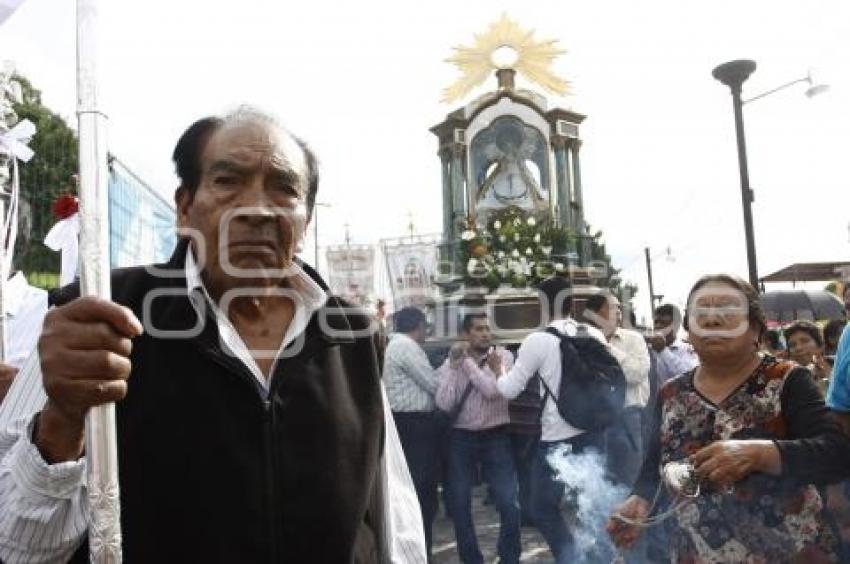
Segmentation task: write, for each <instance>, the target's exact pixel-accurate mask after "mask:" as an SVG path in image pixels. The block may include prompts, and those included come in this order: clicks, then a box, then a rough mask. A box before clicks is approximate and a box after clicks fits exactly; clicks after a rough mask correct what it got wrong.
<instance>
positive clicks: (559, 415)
mask: <svg viewBox="0 0 850 564" xmlns="http://www.w3.org/2000/svg"><path fill="white" fill-rule="evenodd" d="M538 289H539V291H540V300H541V303H542V306H543V310H544V313H548V315H549V320H550V323H549V326H548V327H547V330H546V331H538V332H535V333H532V334H531V335H529V336H528V337H526V338H525V340H524V341H523V342H522V345H520V348H519V350H518V351H517V358H516V362H515V363H514V366H513V368H511V369H510V370H509V371H507V372H506V373H503V374H502V375H501V377H500V378H499V379H498V381H497V386H498V389H499V393H501V394H502V395H503V396H504V397H505V398H507V399H513V398H515V397H516V396H517V395H519V394H520V392H522V391H523V390H524V389H525V388H526V385H527V383H528V381H529V379H531V378H532V377H534V375H535V374H537V375H539V377H540V381H541V384H542V392H541V393H542V395H543V410H542V414H541V424H542V435H541V441H540V444H539V446H538V448H537V453H536V456H535V459H534V463H533V467H532V481H533V483H534V486H533V488H532V507H533V513H534V519H535V525H536V526H537V528H538V529H540V532H541V533H542V534H543V537H544V538H545V539H546V542H547V543H548V544H549V548H550V549H551V551H552V554H553V555H554V557H555V559H556V561H557V562H558V563H559V564H560V563H566V562H573V561H575V560H576V556H577V555H575V554H574V553H573V550H574V548H573V535H572V533H571V532H570V530H569V529H568V528H567V524H566V522H565V520H564V517H563V515H562V514H561V500H562V498H563V495H564V484H563V483H561V482H559V481H558V480H557V479H556V478H555V473H554V471H553V470H552V468H551V467H550V465H549V463H548V461H547V456H548V455H549V454H550V453H552V452H553V451H555V450H556V449H558V448H560V447H562V445H565V446H568V447H569V448H570V449H571V452H572V453H574V454H578V453H581V452H582V451H585V450H586V449H596V450H598V451H599V452H604V450H605V449H604V436H605V427H606V426H607V425H609V424H610V423H611V422H612V421H613V420H614V419H615V418H616V417H617V416H618V411H619V410H621V409H622V405H623V397H624V394H625V392H624V388H625V379H624V377H623V373H622V369H621V368H620V367H619V364H618V363H617V361H616V360H615V359H614V358H613V357H612V356H611V354H610V352H608V345H607V342H606V340H605V336H604V335H603V334H602V333H601V332H600V331H599V330H598V329H596V328H595V327H591V326H587V325H584V324H579V323H577V322H576V321H575V320H574V319H573V318H572V317H571V315H570V312H571V309H572V286H571V284H570V282H569V281H568V280H567V279H565V278H563V277H559V276H555V277H552V278H548V279H546V280H544V281H543V282H541V283H540V285H539V287H538ZM568 371H569V372H570V373H569V374H567V372H568ZM562 373H563V374H567V376H568V377H567V378H562ZM606 380H610V382H609V385H605V386H600V385H598V384H599V382H600V381H606ZM606 395H611V396H612V397H606ZM579 423H581V425H582V426H583V428H582V427H579V426H578V425H579ZM585 429H587V430H585Z"/></svg>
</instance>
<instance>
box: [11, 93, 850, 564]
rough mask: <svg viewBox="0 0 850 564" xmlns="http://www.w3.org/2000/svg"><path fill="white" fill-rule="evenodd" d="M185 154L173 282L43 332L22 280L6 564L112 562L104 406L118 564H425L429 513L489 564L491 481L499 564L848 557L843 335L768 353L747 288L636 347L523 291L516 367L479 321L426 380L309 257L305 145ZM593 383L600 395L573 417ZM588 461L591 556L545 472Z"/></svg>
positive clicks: (408, 315) (70, 299)
mask: <svg viewBox="0 0 850 564" xmlns="http://www.w3.org/2000/svg"><path fill="white" fill-rule="evenodd" d="M173 160H174V164H175V167H176V171H177V175H178V177H179V179H180V184H179V187H178V188H177V190H176V193H175V201H176V204H177V217H178V227H179V228H180V229H181V235H182V236H181V239H180V241H179V243H178V245H177V248H176V249H175V251H174V254H173V256H172V257H171V259H170V260H169V261H167V262H166V263H165V264H160V265H154V266H155V268H151V267H150V265H149V266H146V267H139V268H132V269H123V270H118V271H115V272H114V273H113V277H112V281H111V286H112V290H113V296H112V300H111V301H107V300H102V299H97V298H93V297H85V296H83V297H81V296H80V287H79V284H72V285H71V286H68V287H65V288H62V289H60V290H58V291H56V292H54V293H53V294H52V295H51V297H50V304H51V306H52V307H51V309H50V310H49V311H48V310H47V296H46V295H44V293H43V292H39V291H35V290H33V289H31V288H29V287H28V286H25V285H24V284H20V285H19V286H18V287H16V288H17V290H16V291H17V294H16V295H17V296H18V297H19V298H20V299H16V300H15V301H14V302H13V303H11V305H10V306H9V307H7V309H6V311H5V312H4V315H5V316H6V317H7V321H9V322H10V325H8V326H11V327H16V324H17V329H13V331H15V333H14V336H15V337H17V342H18V344H19V345H20V346H21V347H22V349H20V350H16V349H14V348H13V349H11V351H12V352H11V356H10V357H9V362H10V364H9V365H8V366H6V365H3V366H0V561H2V562H5V563H7V564H17V563H24V562H68V561H71V562H84V561H87V560H88V553H89V551H90V550H95V551H96V550H100V549H102V548H103V546H100V545H97V543H94V545H93V546H90V545H89V542H88V540H87V538H88V534H87V532H88V530H89V527H90V525H92V524H93V525H94V526H96V527H104V526H106V525H108V523H104V521H102V520H100V521H99V520H96V519H95V520H93V518H92V516H91V512H92V510H93V509H95V508H93V507H91V506H90V505H89V497H88V492H87V482H86V466H87V462H88V460H87V458H88V455H87V453H86V448H85V420H86V416H87V414H88V413H89V410H90V409H91V408H92V407H94V406H99V405H103V404H107V403H113V402H117V403H116V408H115V420H116V425H117V430H118V435H117V436H118V463H119V469H120V474H119V481H120V509H121V523H120V524H121V529H122V532H123V540H122V542H121V547H120V548H121V550H123V554H124V557H125V558H126V560H127V561H129V562H180V563H183V562H228V563H229V562H259V561H266V562H323V563H324V562H328V563H336V562H354V563H373V562H380V563H385V562H392V563H403V564H424V563H426V562H428V561H429V560H430V559H431V551H432V541H433V524H434V520H435V516H436V515H437V513H438V511H439V506H440V503H441V500H442V504H443V505H444V507H445V511H446V512H447V514H448V515H449V516H450V518H451V520H452V522H453V524H454V530H455V536H456V540H457V552H458V556H459V558H460V560H461V561H463V562H464V563H465V564H469V563H475V564H478V563H481V562H483V555H482V550H481V546H480V543H479V536H478V534H477V532H476V528H475V522H474V519H473V513H472V503H473V494H472V492H473V489H474V488H475V487H476V485H477V484H478V483H479V482H482V483H484V484H486V486H487V488H488V490H489V496H490V498H491V500H492V503H493V505H494V507H495V509H496V511H497V512H498V514H499V518H500V531H499V535H498V541H497V547H496V549H497V552H498V555H499V560H500V562H502V563H506V564H509V563H515V562H519V561H520V559H521V555H522V543H521V535H520V532H521V529H522V527H524V526H532V527H535V528H537V529H538V530H539V531H540V533H541V535H542V536H543V538H544V539H545V541H546V543H547V544H548V546H549V548H550V550H551V554H552V558H553V559H554V560H556V561H557V562H558V563H559V564H560V563H565V562H583V561H585V562H602V561H608V562H610V561H611V559H612V558H614V557H616V558H621V559H623V560H625V561H628V562H674V561H675V562H799V561H804V560H805V561H812V562H835V561H840V559H841V558H843V557H844V555H845V554H847V552H846V550H845V549H846V546H845V544H846V543H845V540H844V539H846V538H850V535H848V534H847V533H848V532H850V518H847V517H848V515H850V509H848V507H850V504H848V503H847V502H846V499H847V496H846V495H845V494H846V488H845V483H844V482H842V480H844V479H846V478H848V476H850V439H848V433H850V381H849V380H850V336H848V335H850V333H848V330H847V329H846V328H844V329H842V326H841V324H840V323H831V324H829V325H827V326H826V327H825V328H824V330H823V331H821V329H820V328H819V326H817V325H814V324H811V323H806V322H802V321H800V322H797V323H794V324H792V325H790V326H789V327H787V328H784V330H783V331H781V332H777V331H774V330H771V331H768V330H767V327H766V321H765V317H764V313H763V311H762V309H761V306H760V302H759V297H758V293H757V292H756V291H755V290H754V289H753V288H752V287H750V286H749V285H748V284H747V283H746V282H743V281H741V280H740V279H738V278H737V277H734V276H729V275H717V276H707V277H704V278H702V279H700V280H699V281H698V282H697V283H696V284H695V285H694V287H693V290H692V291H691V294H690V296H689V297H688V300H687V307H686V310H685V311H684V312H682V311H680V310H679V309H678V308H677V307H675V306H673V305H670V304H665V305H662V306H660V307H659V308H658V309H657V310H656V311H655V312H654V319H653V325H654V331H653V332H651V333H644V334H642V333H641V332H639V331H636V330H635V329H634V327H633V323H627V322H625V321H624V315H623V311H622V305H621V304H620V303H619V302H618V301H617V299H616V298H615V297H614V296H612V295H610V294H607V293H598V294H594V295H591V296H588V297H587V299H586V301H584V303H582V304H579V303H578V302H576V303H574V302H573V299H572V288H571V285H570V282H569V281H568V280H567V279H566V278H563V277H560V276H554V277H551V278H549V279H547V280H545V281H543V282H542V283H541V284H540V285H539V286H538V291H539V296H540V303H541V305H542V313H543V314H544V317H545V322H546V325H547V327H546V330H540V331H534V332H531V333H530V334H528V335H527V337H526V338H525V339H524V340H523V341H522V343H521V344H519V346H518V348H516V350H508V349H507V348H505V347H503V346H500V345H499V343H498V341H497V340H496V339H495V338H494V334H493V331H492V327H491V320H490V319H489V318H488V316H487V315H486V314H485V313H483V312H480V311H472V312H470V313H468V314H467V315H466V316H465V317H464V319H463V321H462V331H461V335H460V336H459V338H458V339H457V341H456V342H454V343H453V344H452V345H451V347H450V349H449V350H448V351H447V353H446V354H445V357H444V358H442V359H440V362H439V363H437V365H436V366H435V365H433V364H432V363H431V360H430V359H429V355H428V354H427V353H426V351H425V349H424V348H423V344H424V343H425V342H426V339H427V318H426V315H425V313H424V312H422V311H420V310H418V309H416V308H413V307H409V308H403V309H401V310H399V311H397V312H395V313H394V315H393V316H392V321H393V323H392V325H393V334H392V335H391V336H390V337H389V339H388V342H386V343H384V342H383V341H385V340H386V339H385V336H384V333H383V331H382V329H381V324H380V323H376V322H375V319H374V318H373V317H371V316H369V315H368V314H367V313H366V312H364V311H363V310H362V309H360V308H356V307H351V306H349V305H348V304H346V303H344V302H343V301H341V300H340V299H338V298H337V297H334V296H333V295H331V293H330V292H329V290H328V287H327V285H326V284H325V283H324V281H323V280H322V279H321V277H320V276H319V275H318V274H317V273H316V272H315V271H314V270H313V269H312V268H311V267H310V266H309V265H307V264H305V263H303V262H302V261H300V260H299V259H298V258H297V256H296V252H297V250H298V248H299V246H300V245H301V242H302V240H303V237H304V234H305V228H306V225H307V224H308V222H309V220H310V217H311V214H312V211H313V206H314V204H315V201H316V194H317V190H318V182H319V175H318V167H317V162H316V158H315V156H314V155H313V153H312V151H311V150H310V148H309V146H308V145H307V144H306V143H304V141H302V140H301V139H300V138H298V137H297V136H295V135H293V134H292V133H291V132H289V131H288V130H286V129H285V128H283V127H281V126H280V125H279V124H278V123H277V121H276V120H274V119H273V118H272V117H270V116H268V115H266V114H263V113H261V112H257V111H256V110H251V109H240V110H239V111H237V112H235V113H233V114H230V115H226V116H210V117H206V118H203V119H201V120H199V121H197V122H195V123H194V124H192V125H191V126H190V127H189V128H188V129H187V130H186V131H185V132H184V133H183V134H182V136H181V137H180V139H179V140H178V142H177V145H176V147H175V149H174V152H173ZM281 272H283V273H284V274H281ZM18 282H20V280H18ZM844 297H845V302H846V304H847V308H848V311H849V312H850V291H847V292H845V295H844ZM24 298H26V299H24ZM580 305H581V309H580V311H579V306H580ZM29 307H31V308H32V309H31V310H29V309H27V308H29ZM379 316H383V311H381V312H379ZM626 319H628V316H626ZM42 320H43V323H42ZM24 328H25V329H24ZM683 330H684V331H683ZM839 335H840V336H839ZM36 342H37V345H36ZM24 349H26V352H23V351H24ZM34 349H37V354H36V353H33V352H32V351H33V350H34ZM592 355H593V356H592ZM591 356H592V358H591ZM597 369H599V370H602V372H600V374H602V375H603V376H605V378H602V379H601V380H599V379H598V378H596V379H593V378H592V379H590V380H587V381H585V382H583V383H582V385H585V386H587V389H588V390H591V389H593V391H594V393H593V395H590V394H589V395H588V396H587V397H586V398H585V397H584V396H581V395H576V396H575V397H565V396H564V394H563V391H564V390H565V389H567V387H566V386H565V384H572V383H573V382H572V381H571V380H572V378H573V377H574V376H575V375H577V374H579V372H580V373H582V374H584V375H585V376H587V375H593V374H596V372H594V371H595V370H597ZM609 378H610V379H609ZM591 380H592V381H591ZM600 381H601V382H602V384H603V385H602V386H601V387H600V386H596V384H599V382H600ZM594 386H595V387H594ZM824 393H825V394H826V402H824ZM585 399H586V401H585ZM567 400H572V403H571V404H570V405H571V406H572V407H570V408H567V407H565V406H566V405H567ZM576 400H578V401H576ZM597 400H598V401H600V402H602V403H597ZM605 402H608V403H605ZM582 403H584V404H585V405H583V406H582V405H581V404H582ZM615 408H616V409H615ZM570 409H577V410H581V409H583V410H584V413H583V414H582V416H581V417H579V416H578V415H576V413H575V412H572V411H570ZM612 413H615V414H616V416H615V417H608V416H609V415H610V414H612ZM603 415H604V416H605V417H603ZM583 421H591V422H592V424H587V425H585V424H584V423H583ZM590 455H593V456H595V457H596V458H593V460H600V461H603V462H601V463H600V464H601V465H600V466H598V468H596V470H598V472H599V473H600V474H603V475H604V477H605V480H604V482H605V483H606V484H609V485H610V487H611V488H614V489H612V490H611V491H617V492H622V495H621V497H620V499H617V500H616V503H615V504H613V505H612V506H611V507H608V508H606V517H610V518H609V519H608V520H607V522H603V523H602V526H604V527H606V528H607V532H608V535H605V537H606V538H605V539H602V538H599V539H596V540H597V541H598V542H595V543H591V545H588V544H587V543H579V542H578V535H577V530H578V528H579V527H581V526H582V525H583V523H582V522H581V516H578V517H579V518H577V515H576V514H575V503H576V499H577V498H581V497H582V494H586V495H584V497H588V496H589V497H593V496H595V495H597V494H601V492H575V491H568V490H567V487H566V484H565V479H564V478H565V477H564V476H563V475H561V474H560V473H559V470H558V468H557V466H558V461H559V460H560V461H564V460H571V459H578V457H583V456H590ZM599 483H601V482H599ZM606 487H607V486H606ZM607 539H610V540H607Z"/></svg>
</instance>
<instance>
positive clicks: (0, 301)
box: [0, 156, 15, 362]
mask: <svg viewBox="0 0 850 564" xmlns="http://www.w3.org/2000/svg"><path fill="white" fill-rule="evenodd" d="M12 158H15V157H14V156H12ZM0 166H2V165H0ZM3 188H4V187H3V185H2V184H0V226H3V229H5V225H6V202H5V201H4V199H3V198H5V197H6V196H5V190H4V189H3ZM5 237H6V234H5V233H4V234H2V235H0V241H3V240H4V239H5ZM12 250H13V251H14V249H12ZM8 278H9V273H8V272H6V249H5V248H4V245H3V244H2V243H0V362H6V351H7V350H8V347H7V346H6V343H7V341H6V280H8Z"/></svg>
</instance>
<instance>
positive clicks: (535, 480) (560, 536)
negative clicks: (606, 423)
mask: <svg viewBox="0 0 850 564" xmlns="http://www.w3.org/2000/svg"><path fill="white" fill-rule="evenodd" d="M562 444H569V445H572V452H574V453H580V452H582V451H583V450H584V449H587V448H595V449H597V450H599V451H602V452H604V444H605V441H604V438H603V437H602V436H601V434H599V433H582V434H581V435H578V436H577V437H573V438H572V439H567V440H564V441H551V442H547V441H540V444H539V445H538V446H537V454H536V456H535V458H534V463H533V464H532V468H531V483H532V488H531V507H532V510H533V512H534V513H533V517H534V524H535V526H536V527H537V528H538V529H539V530H540V533H541V534H542V535H543V538H545V539H546V543H547V544H548V545H549V550H551V551H552V555H553V556H554V558H555V561H556V562H557V563H558V564H568V563H571V562H578V561H579V560H578V558H577V555H576V554H574V549H575V546H574V543H573V535H572V533H571V532H570V530H569V529H568V528H567V523H566V521H564V516H563V514H562V513H561V500H562V499H563V497H564V484H563V483H562V482H559V481H558V480H556V479H555V477H554V471H553V470H552V468H551V467H550V466H549V462H548V461H547V460H546V457H547V456H548V455H549V453H550V452H551V451H552V450H554V449H555V448H556V447H558V446H559V445H562Z"/></svg>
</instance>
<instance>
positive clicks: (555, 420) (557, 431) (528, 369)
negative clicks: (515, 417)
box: [496, 318, 610, 441]
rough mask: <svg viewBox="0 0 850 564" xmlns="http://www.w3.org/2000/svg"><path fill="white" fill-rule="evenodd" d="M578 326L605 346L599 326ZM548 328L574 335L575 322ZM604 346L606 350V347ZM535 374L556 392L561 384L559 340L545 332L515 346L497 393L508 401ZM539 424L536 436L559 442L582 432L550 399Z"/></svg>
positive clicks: (534, 334) (565, 320) (545, 402)
mask: <svg viewBox="0 0 850 564" xmlns="http://www.w3.org/2000/svg"><path fill="white" fill-rule="evenodd" d="M581 326H582V327H584V328H586V329H587V333H588V336H589V337H592V338H594V339H596V340H597V341H599V342H600V343H603V344H605V346H608V342H607V341H606V340H605V336H604V335H603V334H602V332H601V331H599V329H597V328H595V327H591V326H589V325H585V324H581ZM549 327H554V328H555V329H557V330H558V331H560V332H561V333H563V334H564V335H568V336H570V337H575V336H576V333H577V332H578V327H579V324H578V323H577V322H576V321H575V320H574V319H572V318H568V319H559V320H556V321H553V322H552V323H550V324H549ZM608 348H609V349H610V347H609V346H608ZM535 374H539V375H540V378H541V379H542V380H543V382H545V384H546V386H548V387H549V389H550V390H551V391H552V393H553V394H556V395H557V393H558V390H559V389H560V387H561V342H560V340H559V339H558V338H557V337H555V336H554V335H550V334H549V333H546V332H545V331H536V332H534V333H532V334H531V335H529V336H528V337H526V338H525V340H524V341H523V342H522V344H521V345H520V346H519V350H518V351H517V356H516V362H515V363H514V366H513V368H511V370H510V371H509V372H508V373H507V374H505V375H503V376H502V377H501V378H499V379H498V380H497V382H496V385H497V386H498V388H499V393H501V394H502V395H503V396H504V397H506V398H507V399H509V400H511V399H514V398H515V397H517V396H518V395H519V394H520V393H521V392H522V391H523V390H524V389H525V387H526V385H527V384H528V380H529V379H530V378H531V377H532V376H534V375H535ZM541 388H542V387H541ZM543 394H545V392H544V391H543V390H542V389H541V395H543ZM540 424H541V426H542V427H543V432H542V435H541V437H540V438H541V440H544V441H562V440H565V439H571V438H573V437H575V436H578V435H580V434H582V433H584V431H583V430H582V429H576V428H575V427H573V426H572V425H570V424H569V423H567V422H566V421H564V419H563V418H562V417H561V415H560V414H559V413H558V406H557V405H556V404H555V402H554V401H552V399H551V398H549V399H547V400H546V401H544V403H543V413H542V415H541V416H540Z"/></svg>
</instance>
